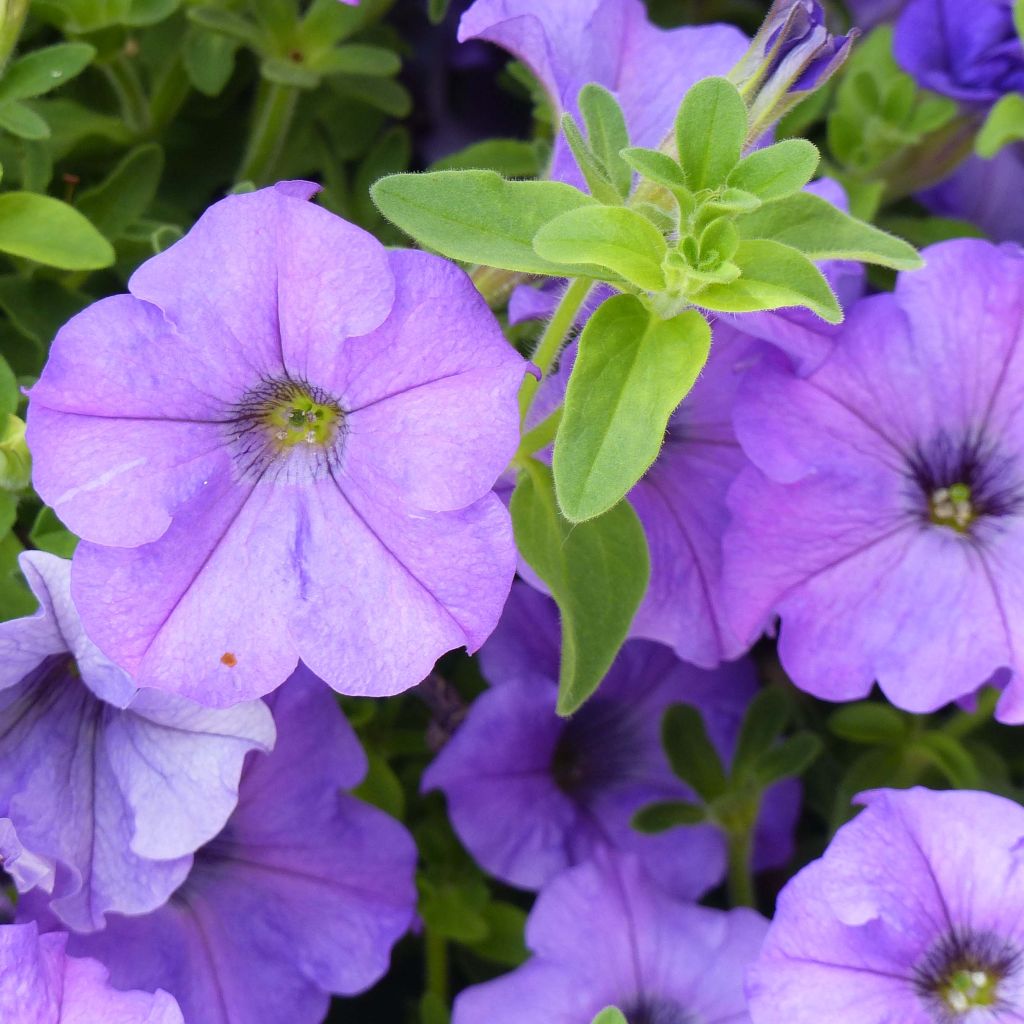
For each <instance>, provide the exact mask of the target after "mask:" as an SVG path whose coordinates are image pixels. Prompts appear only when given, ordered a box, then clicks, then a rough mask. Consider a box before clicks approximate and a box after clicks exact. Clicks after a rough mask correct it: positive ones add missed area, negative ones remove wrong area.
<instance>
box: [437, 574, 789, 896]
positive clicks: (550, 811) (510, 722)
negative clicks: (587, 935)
mask: <svg viewBox="0 0 1024 1024" xmlns="http://www.w3.org/2000/svg"><path fill="white" fill-rule="evenodd" d="M481 659H482V663H483V669H484V673H485V674H486V676H487V678H488V680H489V681H490V682H491V683H492V684H493V686H492V688H491V689H490V690H488V691H486V692H485V693H483V694H482V695H481V696H479V697H478V698H477V699H476V700H475V701H474V702H473V706H472V708H471V709H470V712H469V715H468V717H467V718H466V720H465V722H464V723H463V724H462V725H461V726H460V727H459V729H458V731H457V732H456V733H455V735H454V737H453V738H452V739H451V740H450V741H449V743H448V744H447V746H446V747H445V748H444V749H443V750H442V751H441V753H440V754H439V755H438V757H437V759H436V760H435V761H434V763H433V764H432V765H431V766H430V767H429V768H428V769H427V771H426V772H425V773H424V776H423V785H424V787H425V788H427V789H441V790H443V791H444V793H445V795H446V796H447V798H448V810H449V814H450V815H451V819H452V823H453V824H454V826H455V830H456V832H457V833H458V834H459V837H460V838H461V839H462V841H463V842H464V843H465V845H466V847H467V848H468V849H469V851H470V852H471V853H472V854H473V856H474V857H475V858H476V859H477V860H478V861H479V862H480V864H481V865H482V866H483V867H484V868H486V869H487V870H488V871H489V872H491V873H492V874H494V875H496V876H497V877H498V878H500V879H502V880H503V881H506V882H510V883H511V884H513V885H519V886H523V887H525V888H530V889H536V888H539V887H540V886H541V885H543V884H544V883H545V882H547V881H548V880H549V879H551V878H552V877H553V876H554V875H555V874H557V873H558V872H559V871H561V870H563V869H564V868H566V867H568V866H570V865H573V864H577V863H579V862H580V861H582V860H585V859H587V858H588V857H590V856H592V855H593V854H594V852H595V851H598V850H607V849H617V850H621V851H627V852H631V853H634V854H636V855H637V856H638V857H639V858H640V859H641V861H642V863H643V865H644V867H645V868H646V869H647V870H648V871H649V872H650V873H651V875H652V876H653V877H654V878H655V879H656V880H657V881H658V882H659V883H660V884H662V885H663V886H665V887H666V888H667V889H668V890H670V891H672V892H673V893H675V894H676V895H678V896H680V897H684V898H696V897H698V896H700V895H702V894H703V893H704V892H706V891H707V890H708V889H710V888H712V887H713V886H714V885H716V884H717V883H719V882H720V881H721V880H722V878H723V877H724V874H725V841H724V838H723V836H722V835H721V833H719V832H718V830H717V829H715V828H714V827H713V826H711V825H701V826H696V827H687V828H677V829H672V830H670V831H668V832H664V833H661V834H660V835H643V834H641V833H640V832H637V831H636V830H635V829H633V828H632V826H631V820H632V817H633V815H634V813H635V812H636V811H638V810H639V809H640V808H641V807H643V806H644V805H646V804H648V803H651V802H653V801H656V800H692V799H694V796H693V794H692V793H691V792H690V791H689V790H688V789H687V788H686V787H685V786H684V785H683V783H681V782H680V781H679V780H678V778H676V776H675V775H674V774H673V773H672V770H671V768H670V767H669V764H668V759H667V758H666V756H665V753H664V751H663V749H662V744H661V718H662V714H663V712H664V711H665V709H666V708H667V707H668V706H669V705H670V704H674V703H689V704H695V705H697V706H698V707H700V709H701V711H702V712H703V715H704V718H705V721H706V724H707V726H708V731H709V733H710V735H711V737H712V739H713V741H714V742H715V744H716V745H717V747H718V749H719V751H720V752H721V753H722V755H723V756H724V757H726V758H727V757H728V752H729V750H730V749H731V747H732V745H733V743H734V742H735V739H736V733H737V730H738V727H739V723H740V720H741V718H742V716H743V711H744V709H745V707H746V704H747V702H748V701H749V699H750V697H751V696H752V695H753V693H754V690H755V685H756V684H755V674H754V670H753V666H752V665H750V664H749V663H748V662H738V663H736V664H735V665H729V666H723V667H722V668H720V669H718V670H717V671H715V672H703V671H701V670H699V669H695V668H692V667H691V666H688V665H685V664H683V663H682V662H680V661H677V660H676V658H675V657H673V655H672V652H671V651H670V650H669V649H668V648H667V647H663V646H662V645H660V644H654V643H650V642H648V641H643V640H635V641H631V642H629V643H627V644H626V646H625V647H624V648H623V649H622V652H621V653H620V654H619V657H618V658H617V660H616V661H615V663H614V665H613V666H612V668H611V670H610V671H609V673H608V676H607V678H606V679H605V680H604V682H603V683H602V684H601V688H600V689H599V690H598V692H597V693H596V694H595V695H594V696H593V697H591V698H590V700H589V701H587V703H586V704H584V705H583V707H582V708H580V710H579V711H577V712H576V714H574V715H573V716H572V718H570V719H565V718H559V717H558V715H557V714H555V703H556V698H557V694H558V661H559V629H558V616H557V613H556V610H555V605H554V602H553V601H551V599H550V598H547V597H545V596H543V595H542V594H539V593H537V592H536V591H535V590H532V589H531V588H529V587H527V586H525V585H524V584H516V585H514V586H513V589H512V596H511V597H510V598H509V602H508V605H507V606H506V609H505V614H504V616H503V617H502V621H501V623H500V624H499V625H498V628H497V630H496V631H495V633H494V636H493V637H492V638H491V639H490V640H489V641H488V642H487V644H485V645H484V648H483V650H482V651H481ZM797 792H798V789H797V787H796V786H795V784H792V783H784V784H783V785H782V786H780V787H778V788H777V789H775V790H774V791H773V792H772V795H771V796H769V798H768V799H769V806H768V809H766V813H765V814H764V816H763V817H762V821H761V826H760V828H759V835H758V840H759V844H758V851H757V853H758V860H759V862H760V863H761V865H762V866H767V865H768V864H779V863H783V862H785V861H786V860H787V859H788V858H789V856H790V854H791V852H792V829H793V825H794V821H795V816H796V811H797V805H798V803H799V800H798V798H797Z"/></svg>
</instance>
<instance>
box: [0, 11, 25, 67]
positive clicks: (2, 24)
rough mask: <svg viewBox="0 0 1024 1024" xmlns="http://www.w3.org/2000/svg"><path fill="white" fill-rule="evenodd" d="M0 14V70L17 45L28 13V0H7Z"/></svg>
mask: <svg viewBox="0 0 1024 1024" xmlns="http://www.w3.org/2000/svg"><path fill="white" fill-rule="evenodd" d="M0 10H2V14H0V70H2V69H3V67H4V66H5V65H6V64H7V60H8V58H9V57H10V56H11V54H12V53H13V52H14V47H15V46H17V45H18V37H19V36H20V35H21V29H22V26H23V25H24V24H25V16H26V15H27V14H28V0H9V2H8V3H5V4H3V6H2V8H0Z"/></svg>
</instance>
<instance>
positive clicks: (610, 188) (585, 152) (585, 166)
mask: <svg viewBox="0 0 1024 1024" xmlns="http://www.w3.org/2000/svg"><path fill="white" fill-rule="evenodd" d="M562 134H563V135H564V136H565V141H566V142H568V143H569V149H570V150H571V151H572V155H573V159H575V161H576V166H577V167H579V169H580V171H581V172H582V174H583V180H584V181H586V183H587V188H588V189H589V190H590V194H591V195H592V196H593V197H594V198H595V199H596V200H597V201H598V202H599V203H608V204H609V205H612V206H615V205H618V204H619V203H621V202H622V197H621V196H620V195H619V192H618V189H616V187H615V186H614V185H613V184H612V179H611V178H610V177H609V176H608V172H607V171H606V170H605V168H604V164H602V163H601V161H600V160H599V159H598V158H597V156H596V154H595V153H594V151H593V150H592V149H591V148H590V143H589V142H587V140H586V139H585V138H584V137H583V132H581V131H580V129H579V125H578V124H576V121H575V120H574V118H573V116H572V114H563V115H562Z"/></svg>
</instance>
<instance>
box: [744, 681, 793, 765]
mask: <svg viewBox="0 0 1024 1024" xmlns="http://www.w3.org/2000/svg"><path fill="white" fill-rule="evenodd" d="M792 710H793V705H792V702H791V701H790V698H789V696H788V695H787V694H786V692H785V691H784V690H781V689H779V687H777V686H766V687H765V688H764V689H763V690H759V691H758V692H757V695H756V696H755V697H754V699H753V700H752V701H751V702H750V706H749V707H748V708H747V711H746V714H745V715H744V716H743V724H742V725H741V726H740V734H739V738H738V739H737V740H736V753H735V754H733V758H732V767H733V774H734V775H736V776H740V775H743V774H745V773H746V772H747V771H748V770H749V769H751V768H752V767H753V765H754V764H755V762H756V761H757V760H758V758H760V757H761V756H762V755H763V754H764V753H765V752H766V751H768V750H771V748H772V747H773V746H774V745H775V742H776V740H778V738H779V737H780V736H781V735H782V730H783V729H785V728H786V724H787V722H789V717H790V714H791V713H792Z"/></svg>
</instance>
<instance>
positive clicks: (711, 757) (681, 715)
mask: <svg viewBox="0 0 1024 1024" xmlns="http://www.w3.org/2000/svg"><path fill="white" fill-rule="evenodd" d="M661 742H662V744H663V745H664V747H665V753H666V754H667V755H668V760H669V764H670V765H671V766H672V771H674V772H675V773H676V775H677V776H678V777H679V778H680V779H682V780H683V782H685V783H686V784H687V785H688V786H689V787H690V788H691V789H692V790H693V791H694V792H695V793H696V794H697V795H698V796H699V797H700V798H701V799H702V800H703V801H704V802H705V803H711V802H712V801H713V800H715V799H716V798H718V797H720V796H721V795H722V794H723V793H724V792H725V791H726V789H728V782H727V781H726V776H725V768H724V767H723V766H722V759H721V758H720V757H719V756H718V751H717V750H716V749H715V745H714V744H713V743H712V742H711V737H710V736H709V735H708V731H707V729H706V728H705V726H704V719H703V718H702V717H701V713H700V710H699V709H698V708H696V707H694V706H693V705H691V704H673V705H672V706H671V707H670V708H668V710H667V711H666V712H665V715H664V717H663V718H662V720H661Z"/></svg>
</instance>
